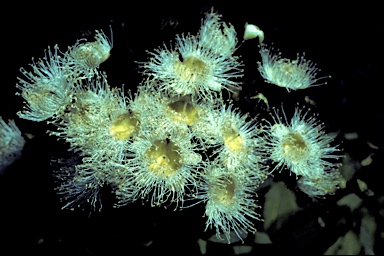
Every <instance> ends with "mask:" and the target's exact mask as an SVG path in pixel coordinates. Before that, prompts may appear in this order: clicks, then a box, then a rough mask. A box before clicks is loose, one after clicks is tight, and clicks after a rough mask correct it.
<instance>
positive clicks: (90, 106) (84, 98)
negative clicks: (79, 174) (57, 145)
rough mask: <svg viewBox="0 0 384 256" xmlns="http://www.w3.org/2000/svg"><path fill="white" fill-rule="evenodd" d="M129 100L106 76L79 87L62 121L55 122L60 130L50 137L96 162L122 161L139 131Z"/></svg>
mask: <svg viewBox="0 0 384 256" xmlns="http://www.w3.org/2000/svg"><path fill="white" fill-rule="evenodd" d="M130 100H131V99H130V98H126V97H125V96H124V93H123V92H122V91H121V90H119V89H117V88H110V87H109V85H108V82H107V80H106V78H105V77H103V76H101V77H99V78H97V79H95V80H91V81H87V83H86V84H77V86H76V88H75V89H74V101H73V102H72V103H71V104H70V105H69V106H68V108H67V111H66V113H65V114H64V115H63V117H62V119H61V120H58V121H56V122H53V123H54V124H55V125H56V126H57V130H56V131H49V133H50V135H54V136H58V137H59V138H62V139H64V140H65V141H66V142H68V143H69V144H70V147H71V150H73V151H80V152H82V153H81V154H83V155H85V156H92V157H94V160H95V161H96V159H98V158H99V157H104V156H109V157H111V158H113V159H116V158H118V159H119V158H120V157H121V155H122V154H124V152H125V151H126V150H127V147H128V146H127V145H128V144H129V143H131V140H130V138H131V137H133V136H135V134H137V132H138V129H139V127H138V119H137V117H136V116H135V115H134V113H132V112H130V111H129V107H128V102H129V101H130Z"/></svg>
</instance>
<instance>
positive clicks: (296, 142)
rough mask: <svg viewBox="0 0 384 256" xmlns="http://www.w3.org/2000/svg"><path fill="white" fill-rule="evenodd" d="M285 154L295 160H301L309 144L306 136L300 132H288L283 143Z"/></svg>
mask: <svg viewBox="0 0 384 256" xmlns="http://www.w3.org/2000/svg"><path fill="white" fill-rule="evenodd" d="M281 147H282V149H283V152H284V154H285V155H286V156H287V157H289V158H291V159H295V160H299V159H300V158H302V156H303V155H305V152H306V149H307V145H306V143H305V141H304V138H303V137H302V136H301V135H300V134H298V133H291V134H288V136H287V137H286V138H284V141H283V142H282V145H281Z"/></svg>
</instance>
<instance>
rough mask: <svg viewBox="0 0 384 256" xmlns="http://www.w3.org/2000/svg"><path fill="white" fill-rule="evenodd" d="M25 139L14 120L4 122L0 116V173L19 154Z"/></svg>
mask: <svg viewBox="0 0 384 256" xmlns="http://www.w3.org/2000/svg"><path fill="white" fill-rule="evenodd" d="M24 144H25V139H24V138H23V136H22V135H21V132H20V130H19V128H18V127H17V126H16V123H15V121H14V120H8V124H7V123H5V122H4V120H3V118H2V117H1V116H0V174H1V173H2V172H3V171H4V170H5V168H7V167H8V166H9V165H10V164H12V163H13V162H14V161H15V160H16V159H18V158H19V157H20V156H21V153H22V150H23V148H24Z"/></svg>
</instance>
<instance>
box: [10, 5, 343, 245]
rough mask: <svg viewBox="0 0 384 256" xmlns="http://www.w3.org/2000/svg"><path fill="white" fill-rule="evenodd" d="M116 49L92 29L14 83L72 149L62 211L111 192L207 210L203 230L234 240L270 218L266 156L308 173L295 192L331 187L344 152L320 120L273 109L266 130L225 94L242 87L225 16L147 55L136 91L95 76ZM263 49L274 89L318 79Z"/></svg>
mask: <svg viewBox="0 0 384 256" xmlns="http://www.w3.org/2000/svg"><path fill="white" fill-rule="evenodd" d="M250 28H253V30H252V31H248V32H247V33H248V35H247V36H244V38H246V39H251V38H255V37H256V36H259V37H260V38H259V42H260V43H261V42H262V41H263V39H264V33H263V32H262V31H261V30H259V29H258V28H257V27H256V26H254V25H248V30H249V29H250ZM256 28H257V30H255V29H256ZM256 32H257V33H256ZM249 33H252V34H251V35H250V34H249ZM255 33H256V34H255ZM112 47H113V40H112V35H111V39H109V38H108V37H107V36H106V35H105V34H104V33H103V31H98V30H96V32H95V40H94V41H93V42H86V40H85V39H80V40H78V41H77V42H76V43H75V44H74V45H73V46H70V47H69V48H68V50H67V51H65V52H62V51H60V50H59V48H58V46H55V47H54V50H53V52H52V51H51V50H50V48H48V50H47V51H46V54H45V57H44V58H43V59H40V60H39V61H38V62H35V61H33V63H32V64H31V65H30V66H31V67H32V71H33V72H32V71H31V72H30V71H27V70H25V69H23V68H22V69H21V73H22V74H23V75H24V77H25V78H23V79H21V78H19V82H18V84H17V85H16V87H17V89H19V90H20V92H18V95H20V96H22V97H23V99H24V101H25V107H24V108H25V110H24V111H23V112H18V115H19V117H21V118H24V119H27V120H31V121H46V122H48V123H50V124H53V125H54V126H53V127H54V128H55V129H52V130H49V131H48V133H49V134H50V135H51V136H57V137H58V138H59V139H61V140H63V141H65V142H66V143H67V144H68V145H69V149H70V151H71V152H72V156H71V157H70V158H68V159H59V160H57V164H56V165H55V167H56V168H55V170H54V174H55V176H56V178H57V180H58V187H57V192H58V194H60V195H62V199H63V201H64V205H63V208H67V209H72V208H76V207H83V206H84V204H89V205H90V206H91V207H92V208H94V209H99V210H100V209H101V208H102V203H101V200H100V193H101V192H100V191H101V188H102V187H103V186H109V187H110V188H111V189H112V191H113V192H114V194H115V195H116V198H117V203H116V205H115V206H116V207H123V206H126V205H128V204H130V203H131V202H134V201H136V200H143V201H144V202H147V201H148V202H150V204H151V205H152V206H164V207H169V206H171V205H173V207H174V208H175V209H182V208H188V207H192V206H193V205H195V204H198V203H203V204H204V205H205V216H206V218H207V220H206V228H207V229H208V228H214V229H215V231H216V235H217V237H218V238H219V239H225V240H226V241H227V242H230V234H231V232H234V233H235V234H236V235H237V236H238V237H239V238H240V239H242V238H243V237H244V234H246V233H247V232H256V229H255V227H254V223H253V221H254V220H262V217H261V216H260V215H259V214H258V213H257V208H258V207H259V206H258V205H257V200H256V197H257V195H256V190H257V188H258V187H259V185H260V184H262V183H263V182H264V181H265V180H266V179H267V178H268V177H269V175H270V174H271V173H272V172H271V171H270V170H268V168H269V166H268V165H267V162H268V160H269V159H271V160H273V161H275V162H277V163H278V164H277V166H276V168H279V167H281V166H287V167H288V168H289V169H290V170H291V171H292V172H294V173H295V174H296V175H298V177H301V179H300V180H299V181H298V186H299V187H300V188H301V189H302V190H303V191H304V192H306V193H308V194H309V195H314V196H317V195H324V194H327V193H330V192H333V191H334V188H335V187H336V185H335V184H336V183H335V181H336V178H337V175H336V174H335V173H337V170H334V171H333V172H332V173H329V170H331V169H332V170H333V169H337V164H334V163H330V162H328V161H327V160H326V159H327V158H336V157H338V156H336V155H334V154H333V153H334V152H336V151H338V149H337V148H336V147H331V146H329V145H328V144H329V143H331V142H332V140H333V139H334V137H333V136H329V135H327V134H325V133H324V132H323V128H322V126H321V125H320V124H318V123H317V121H316V119H315V118H314V117H310V118H307V117H306V114H304V115H302V114H301V112H300V111H297V112H296V113H295V115H294V117H293V118H292V121H291V122H290V123H288V122H285V121H284V120H282V119H281V118H280V117H279V116H278V115H277V112H275V114H276V116H275V117H274V123H269V127H268V125H267V126H265V127H264V126H262V125H261V124H260V123H259V121H258V120H257V118H255V117H251V116H250V115H249V114H247V113H241V111H240V110H239V109H238V108H236V107H235V106H234V103H233V102H232V101H231V100H230V99H227V98H228V97H227V96H228V95H226V94H224V93H223V92H227V93H228V94H230V93H231V92H235V91H237V90H239V89H240V82H239V78H241V77H242V76H243V63H242V62H241V61H240V60H239V59H240V57H239V56H237V55H236V50H237V49H238V47H239V46H238V41H237V34H236V31H235V28H234V26H232V25H231V24H229V23H225V22H223V21H222V20H221V15H219V14H218V13H217V12H214V11H213V10H211V11H210V12H208V13H206V14H205V17H204V19H203V20H202V23H201V27H200V30H199V31H198V32H197V34H196V35H191V34H186V35H185V34H182V35H176V42H175V45H171V46H170V47H168V46H166V45H165V44H164V45H163V47H161V48H158V49H155V50H154V51H153V52H149V54H150V58H149V59H148V61H146V62H140V63H139V65H140V68H141V70H142V75H143V80H142V82H141V83H140V84H139V85H138V86H137V89H136V91H135V92H131V91H128V92H126V91H124V87H122V88H116V87H112V86H110V85H109V83H108V79H107V76H106V74H104V73H102V72H101V71H100V70H99V68H100V65H101V64H102V63H104V62H105V61H106V60H107V59H108V58H109V57H110V56H111V53H110V52H111V50H112ZM261 47H262V48H261V49H262V50H261V52H260V53H261V55H262V59H263V65H262V66H260V68H259V70H260V72H261V75H262V76H263V77H264V78H266V79H267V80H268V81H269V82H272V83H275V84H277V85H278V86H284V87H286V88H287V89H299V88H300V89H303V88H306V87H309V86H311V85H313V82H315V81H316V78H315V71H316V69H315V68H314V67H313V66H312V65H311V63H310V62H308V61H305V60H304V59H303V58H300V59H299V60H296V61H293V62H289V61H287V60H278V59H279V58H278V57H276V56H273V55H272V54H271V53H270V52H269V51H268V50H267V49H266V48H264V46H263V45H262V46H261ZM276 168H275V169H276ZM189 202H193V203H192V204H189ZM223 235H224V238H223Z"/></svg>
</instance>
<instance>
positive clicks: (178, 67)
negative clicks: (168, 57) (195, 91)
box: [175, 57, 209, 83]
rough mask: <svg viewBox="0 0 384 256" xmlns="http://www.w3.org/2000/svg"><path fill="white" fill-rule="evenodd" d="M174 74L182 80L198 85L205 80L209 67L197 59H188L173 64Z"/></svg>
mask: <svg viewBox="0 0 384 256" xmlns="http://www.w3.org/2000/svg"><path fill="white" fill-rule="evenodd" d="M175 72H176V73H177V74H178V75H179V77H180V78H181V79H183V80H187V81H190V82H197V83H199V82H201V81H204V80H206V79H207V75H208V74H209V67H208V65H207V64H206V63H205V62H204V61H202V60H200V59H199V58H196V57H188V58H186V59H184V60H183V61H182V62H178V63H176V64H175Z"/></svg>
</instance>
